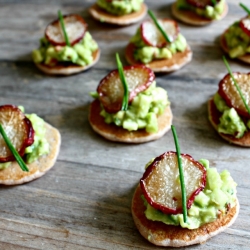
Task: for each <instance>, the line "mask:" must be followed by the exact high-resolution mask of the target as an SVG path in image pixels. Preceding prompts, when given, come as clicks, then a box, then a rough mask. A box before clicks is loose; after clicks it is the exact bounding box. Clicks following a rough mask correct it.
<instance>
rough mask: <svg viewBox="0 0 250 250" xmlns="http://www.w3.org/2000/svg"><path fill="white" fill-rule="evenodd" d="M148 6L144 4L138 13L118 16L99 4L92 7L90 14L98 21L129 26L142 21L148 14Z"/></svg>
mask: <svg viewBox="0 0 250 250" xmlns="http://www.w3.org/2000/svg"><path fill="white" fill-rule="evenodd" d="M147 10H148V8H147V5H146V4H144V3H142V4H141V9H140V10H139V11H137V12H132V13H130V14H126V15H122V16H116V15H113V14H111V13H108V12H107V11H105V10H103V9H102V8H100V7H99V6H98V5H97V4H94V5H93V6H91V7H90V9H89V13H90V14H91V16H92V17H94V18H95V19H96V20H98V21H100V22H104V23H111V24H116V25H129V24H132V23H136V22H138V21H140V20H142V19H143V18H144V17H145V15H146V14H147Z"/></svg>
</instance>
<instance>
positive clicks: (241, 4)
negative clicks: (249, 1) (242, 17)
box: [240, 3, 250, 15]
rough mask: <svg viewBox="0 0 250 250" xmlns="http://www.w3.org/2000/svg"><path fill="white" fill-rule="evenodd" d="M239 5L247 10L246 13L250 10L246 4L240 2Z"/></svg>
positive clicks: (249, 13)
mask: <svg viewBox="0 0 250 250" xmlns="http://www.w3.org/2000/svg"><path fill="white" fill-rule="evenodd" d="M240 7H242V8H243V9H244V10H245V11H246V12H247V14H248V15H250V10H249V9H248V8H247V6H246V5H244V4H243V3H240Z"/></svg>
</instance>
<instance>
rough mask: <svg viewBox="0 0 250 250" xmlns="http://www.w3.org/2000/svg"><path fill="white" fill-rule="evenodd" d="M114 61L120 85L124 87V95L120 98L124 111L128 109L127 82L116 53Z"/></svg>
mask: <svg viewBox="0 0 250 250" xmlns="http://www.w3.org/2000/svg"><path fill="white" fill-rule="evenodd" d="M116 63H117V68H118V72H119V76H120V80H121V82H122V86H123V89H124V95H123V99H122V108H121V110H123V111H126V110H127V109H128V94H129V90H128V84H127V81H126V78H125V75H124V71H123V66H122V63H121V60H120V57H119V54H118V53H116Z"/></svg>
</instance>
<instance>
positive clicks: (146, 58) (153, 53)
mask: <svg viewBox="0 0 250 250" xmlns="http://www.w3.org/2000/svg"><path fill="white" fill-rule="evenodd" d="M130 42H131V43H133V44H134V45H135V46H136V49H135V51H134V58H135V59H136V60H138V61H141V62H142V63H149V62H151V61H153V60H154V59H170V58H171V57H172V56H173V54H175V53H177V52H183V51H185V49H186V47H187V41H186V39H185V37H184V36H183V35H182V34H179V35H178V36H177V38H176V39H175V40H174V41H173V42H172V43H170V44H168V45H166V47H163V48H158V47H153V46H149V45H146V44H145V43H144V41H143V39H142V37H141V31H140V28H139V29H138V30H137V32H136V34H135V35H134V36H133V37H132V38H131V39H130Z"/></svg>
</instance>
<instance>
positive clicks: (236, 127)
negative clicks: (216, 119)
mask: <svg viewBox="0 0 250 250" xmlns="http://www.w3.org/2000/svg"><path fill="white" fill-rule="evenodd" d="M213 100H214V103H215V106H216V107H217V109H218V110H219V111H220V112H221V113H222V116H221V117H220V123H219V125H218V132H219V133H223V134H229V135H234V136H235V137H236V138H241V137H242V136H243V135H244V133H245V132H246V131H247V127H248V128H250V126H249V125H250V120H249V121H248V122H247V124H246V125H245V123H244V121H243V120H242V119H241V117H240V116H239V115H238V113H237V112H236V110H235V109H234V108H230V107H228V106H227V105H226V102H225V101H224V99H223V98H222V97H221V96H220V95H219V94H218V93H216V94H215V95H214V99H213Z"/></svg>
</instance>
